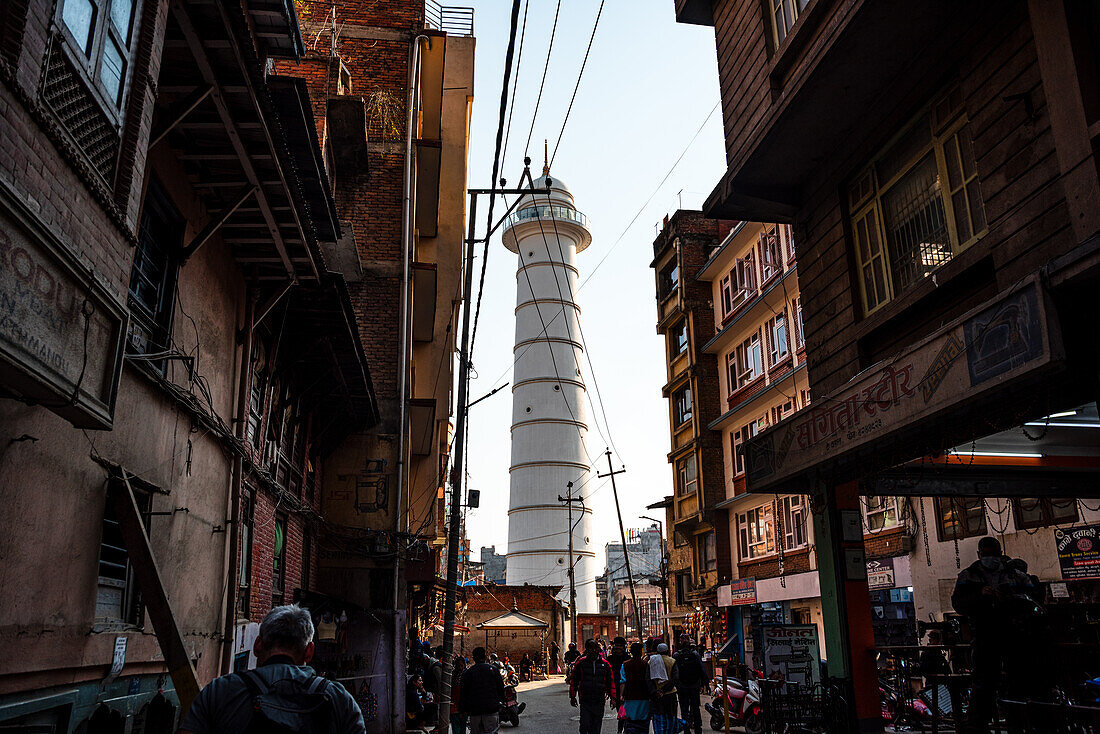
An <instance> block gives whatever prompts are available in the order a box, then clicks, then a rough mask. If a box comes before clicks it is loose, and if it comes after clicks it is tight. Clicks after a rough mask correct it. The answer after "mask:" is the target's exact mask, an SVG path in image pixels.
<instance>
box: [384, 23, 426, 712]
mask: <svg viewBox="0 0 1100 734" xmlns="http://www.w3.org/2000/svg"><path fill="white" fill-rule="evenodd" d="M421 40H425V41H427V42H428V45H429V48H430V47H431V42H432V41H431V38H430V37H429V36H426V35H424V34H419V35H417V36H416V37H414V38H413V40H412V45H411V46H410V48H409V91H408V95H407V98H406V100H405V110H406V113H407V118H406V121H405V192H404V196H403V197H402V199H401V242H402V248H403V249H402V253H401V265H402V277H401V348H400V350H399V355H398V361H397V374H398V381H399V389H398V393H399V400H400V403H401V421H400V426H399V430H400V432H399V434H398V443H397V492H396V495H397V498H396V513H395V523H394V524H395V530H396V531H397V533H398V534H400V533H404V532H405V531H406V530H407V528H406V527H405V518H404V515H405V508H404V507H403V502H402V500H404V498H405V478H406V476H407V475H408V472H407V469H406V466H405V463H406V461H407V451H406V448H405V444H406V442H407V440H408V410H409V400H408V395H407V393H408V391H409V384H408V373H409V362H410V354H409V341H410V340H409V310H410V309H409V301H410V300H411V297H412V289H411V288H410V287H409V286H410V283H409V272H410V265H411V261H412V238H413V222H412V217H413V207H412V185H413V170H412V166H413V125H414V123H415V122H416V111H415V102H416V92H417V87H419V86H420V41H421ZM400 542H402V541H401V539H400V537H399V536H398V537H396V538H395V543H400ZM401 566H402V564H401V555H400V553H398V554H397V557H396V558H395V559H394V564H393V607H394V617H393V648H394V649H393V681H394V685H393V715H392V716H391V718H390V721H391V724H392V730H393V731H395V732H396V731H400V730H401V729H402V728H403V727H402V726H400V725H398V723H397V722H398V721H399V720H400V721H401V722H402V724H403V723H404V720H405V717H404V715H403V712H404V710H405V701H404V698H403V697H400V696H399V692H400V686H399V683H400V682H401V681H402V680H404V672H405V671H404V670H403V668H402V662H403V661H404V651H403V650H401V649H399V648H398V643H399V642H400V641H401V639H402V636H401V635H402V631H403V629H402V627H403V624H402V615H401V614H400V611H401V610H400V609H399V607H398V602H399V599H398V592H399V591H400V588H401V574H402V568H401Z"/></svg>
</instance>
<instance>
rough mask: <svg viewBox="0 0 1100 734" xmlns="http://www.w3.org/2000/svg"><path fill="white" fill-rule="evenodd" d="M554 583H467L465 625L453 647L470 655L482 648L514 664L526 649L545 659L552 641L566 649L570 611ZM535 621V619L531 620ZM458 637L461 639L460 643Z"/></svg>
mask: <svg viewBox="0 0 1100 734" xmlns="http://www.w3.org/2000/svg"><path fill="white" fill-rule="evenodd" d="M559 591H560V589H559V588H558V587H556V586H531V585H526V584H525V585H523V586H497V585H495V584H493V585H488V586H469V587H467V588H466V589H465V597H466V598H465V601H466V605H465V609H466V615H465V618H466V626H467V627H468V628H469V630H470V632H469V633H468V634H466V635H463V636H462V637H461V638H456V641H455V647H456V649H457V650H459V651H460V652H464V653H465V654H467V655H469V654H470V651H471V650H473V649H474V648H475V647H484V648H485V649H486V650H488V651H489V652H490V653H496V654H497V655H499V656H500V657H502V658H503V657H504V656H505V655H507V656H508V657H509V659H510V660H511V661H512V663H513V664H515V663H518V662H519V660H520V658H522V657H523V654H524V653H525V652H526V653H528V654H530V655H531V656H532V657H533V658H534V659H535V660H545V659H546V653H547V652H548V651H549V649H550V644H551V643H552V642H557V643H558V647H559V649H561V650H563V651H564V650H565V649H566V647H567V645H566V630H567V629H568V625H569V614H568V612H567V610H566V608H565V605H564V604H562V602H561V600H560V599H558V598H557V594H558V592H559ZM532 620H534V622H532ZM459 640H461V642H459Z"/></svg>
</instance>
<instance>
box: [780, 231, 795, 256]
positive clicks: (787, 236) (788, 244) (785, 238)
mask: <svg viewBox="0 0 1100 734" xmlns="http://www.w3.org/2000/svg"><path fill="white" fill-rule="evenodd" d="M779 234H780V239H781V240H782V242H783V246H782V250H783V256H784V257H785V258H786V262H787V265H791V264H792V263H794V261H795V255H794V229H793V228H792V227H791V225H789V224H781V225H779Z"/></svg>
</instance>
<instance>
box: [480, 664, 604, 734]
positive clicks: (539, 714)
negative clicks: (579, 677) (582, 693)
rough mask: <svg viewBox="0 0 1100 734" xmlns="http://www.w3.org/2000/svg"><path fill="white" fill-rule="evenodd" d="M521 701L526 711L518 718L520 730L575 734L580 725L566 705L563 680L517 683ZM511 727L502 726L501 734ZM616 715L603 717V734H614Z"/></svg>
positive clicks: (556, 678)
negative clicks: (573, 733) (524, 703)
mask: <svg viewBox="0 0 1100 734" xmlns="http://www.w3.org/2000/svg"><path fill="white" fill-rule="evenodd" d="M516 692H517V694H518V695H519V700H520V701H525V702H526V703H527V708H526V709H524V711H523V713H522V714H520V717H519V725H520V728H521V729H524V728H530V729H531V730H532V732H538V733H539V734H559V733H560V734H568V733H569V732H576V731H577V727H578V725H579V722H580V717H579V716H578V714H577V709H575V708H573V707H572V706H570V705H569V685H568V684H567V683H566V682H565V676H563V675H552V676H550V678H549V680H539V681H532V682H530V683H520V684H519V686H518V687H517V688H516ZM509 728H510V727H509V726H508V725H507V724H504V725H502V726H501V727H500V730H501V731H502V732H503V731H505V730H507V729H509ZM616 728H617V726H616V723H615V712H614V711H612V710H611V709H610V708H609V709H607V712H606V713H605V714H604V725H603V732H602V734H615V731H616Z"/></svg>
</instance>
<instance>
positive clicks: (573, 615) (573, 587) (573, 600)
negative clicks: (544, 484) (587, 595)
mask: <svg viewBox="0 0 1100 734" xmlns="http://www.w3.org/2000/svg"><path fill="white" fill-rule="evenodd" d="M558 502H564V503H565V506H566V507H567V508H568V512H569V620H570V623H571V624H572V627H573V629H572V630H571V631H570V636H571V637H572V638H573V642H577V579H576V578H575V577H574V575H573V574H574V571H575V570H576V567H575V566H574V565H573V503H574V502H580V503H581V512H584V500H583V499H581V498H580V497H574V496H573V483H572V482H569V484H568V485H566V489H565V496H564V497H562V496H561V495H560V494H559V495H558ZM579 644H580V643H578V645H579Z"/></svg>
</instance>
